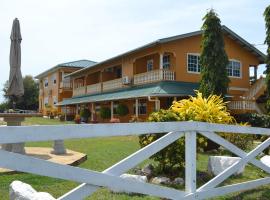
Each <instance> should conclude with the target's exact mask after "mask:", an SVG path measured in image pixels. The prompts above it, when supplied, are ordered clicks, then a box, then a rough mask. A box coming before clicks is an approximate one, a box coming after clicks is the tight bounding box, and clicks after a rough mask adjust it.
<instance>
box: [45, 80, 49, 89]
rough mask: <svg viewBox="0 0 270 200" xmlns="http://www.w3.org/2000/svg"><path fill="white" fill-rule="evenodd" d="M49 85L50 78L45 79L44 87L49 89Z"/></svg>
mask: <svg viewBox="0 0 270 200" xmlns="http://www.w3.org/2000/svg"><path fill="white" fill-rule="evenodd" d="M48 85H49V81H48V78H45V79H44V87H45V88H46V87H48Z"/></svg>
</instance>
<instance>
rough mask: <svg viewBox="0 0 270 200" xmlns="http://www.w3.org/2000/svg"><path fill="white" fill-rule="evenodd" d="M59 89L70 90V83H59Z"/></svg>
mask: <svg viewBox="0 0 270 200" xmlns="http://www.w3.org/2000/svg"><path fill="white" fill-rule="evenodd" d="M60 88H62V89H72V83H71V82H65V81H62V82H60Z"/></svg>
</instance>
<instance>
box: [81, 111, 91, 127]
mask: <svg viewBox="0 0 270 200" xmlns="http://www.w3.org/2000/svg"><path fill="white" fill-rule="evenodd" d="M90 116H91V112H90V110H89V109H87V108H83V109H82V110H81V112H80V117H81V122H85V123H87V122H88V119H89V117H90Z"/></svg>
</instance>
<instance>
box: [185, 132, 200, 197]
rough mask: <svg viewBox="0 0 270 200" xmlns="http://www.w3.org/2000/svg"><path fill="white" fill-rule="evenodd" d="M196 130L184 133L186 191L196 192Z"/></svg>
mask: <svg viewBox="0 0 270 200" xmlns="http://www.w3.org/2000/svg"><path fill="white" fill-rule="evenodd" d="M196 135H197V133H196V132H186V133H185V161H186V166H185V173H186V176H185V185H186V192H188V193H194V192H196V153H197V150H196V149H197V147H196V146H197V145H196Z"/></svg>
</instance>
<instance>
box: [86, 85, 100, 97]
mask: <svg viewBox="0 0 270 200" xmlns="http://www.w3.org/2000/svg"><path fill="white" fill-rule="evenodd" d="M99 92H101V83H96V84H92V85H87V87H86V93H87V94H94V93H99Z"/></svg>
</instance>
